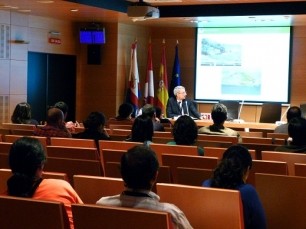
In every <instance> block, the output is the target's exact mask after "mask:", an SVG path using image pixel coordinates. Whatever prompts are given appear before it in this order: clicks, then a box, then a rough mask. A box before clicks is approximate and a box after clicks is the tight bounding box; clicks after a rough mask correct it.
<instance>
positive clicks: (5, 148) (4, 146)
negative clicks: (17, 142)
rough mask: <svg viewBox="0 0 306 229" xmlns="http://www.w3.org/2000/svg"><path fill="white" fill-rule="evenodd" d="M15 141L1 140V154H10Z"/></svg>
mask: <svg viewBox="0 0 306 229" xmlns="http://www.w3.org/2000/svg"><path fill="white" fill-rule="evenodd" d="M12 145H13V143H11V142H0V154H7V155H8V154H9V152H10V149H11V147H12Z"/></svg>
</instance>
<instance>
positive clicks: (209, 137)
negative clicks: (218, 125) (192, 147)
mask: <svg viewBox="0 0 306 229" xmlns="http://www.w3.org/2000/svg"><path fill="white" fill-rule="evenodd" d="M198 140H202V141H220V142H231V143H232V144H237V143H238V138H237V137H235V136H222V135H210V134H199V135H198Z"/></svg>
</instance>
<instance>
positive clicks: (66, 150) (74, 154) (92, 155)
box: [47, 146, 100, 160]
mask: <svg viewBox="0 0 306 229" xmlns="http://www.w3.org/2000/svg"><path fill="white" fill-rule="evenodd" d="M47 155H48V157H60V158H72V159H85V160H100V156H99V153H98V151H97V149H96V148H85V147H66V146H47Z"/></svg>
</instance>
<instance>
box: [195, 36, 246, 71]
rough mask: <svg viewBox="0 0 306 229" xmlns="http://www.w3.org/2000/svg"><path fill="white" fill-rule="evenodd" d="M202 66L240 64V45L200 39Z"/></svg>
mask: <svg viewBox="0 0 306 229" xmlns="http://www.w3.org/2000/svg"><path fill="white" fill-rule="evenodd" d="M201 54H202V61H201V65H202V66H240V65H241V45H238V44H222V43H220V42H216V41H213V40H209V39H206V38H204V39H202V53H201Z"/></svg>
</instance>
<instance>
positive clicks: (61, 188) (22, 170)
mask: <svg viewBox="0 0 306 229" xmlns="http://www.w3.org/2000/svg"><path fill="white" fill-rule="evenodd" d="M46 160H47V158H46V153H45V151H44V147H43V146H42V144H41V143H40V141H39V140H38V139H36V138H30V137H22V138H20V139H18V140H16V141H15V142H14V143H13V145H12V147H11V149H10V153H9V165H10V168H11V170H12V176H11V177H10V178H9V179H8V181H7V192H6V193H5V194H4V195H8V196H16V197H25V198H33V199H37V200H50V201H59V202H62V203H63V204H64V206H65V209H66V212H67V215H68V218H69V222H70V228H71V229H72V228H74V227H73V217H72V211H71V204H78V203H80V204H82V203H83V202H82V200H81V199H80V197H79V196H78V194H77V193H76V191H75V190H74V189H73V188H72V186H71V185H70V184H69V183H68V182H67V181H65V180H61V179H43V178H42V173H43V168H44V164H45V162H46ZM8 207H9V206H8ZM50 223H52V222H50ZM43 227H44V226H42V228H43ZM25 228H26V225H25Z"/></svg>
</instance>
